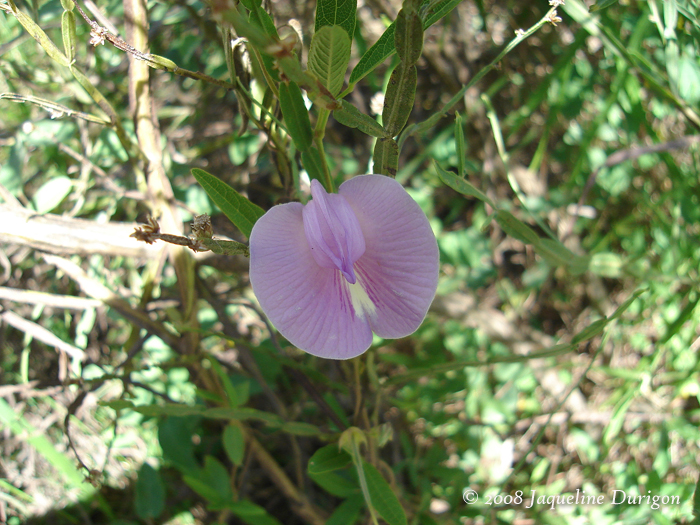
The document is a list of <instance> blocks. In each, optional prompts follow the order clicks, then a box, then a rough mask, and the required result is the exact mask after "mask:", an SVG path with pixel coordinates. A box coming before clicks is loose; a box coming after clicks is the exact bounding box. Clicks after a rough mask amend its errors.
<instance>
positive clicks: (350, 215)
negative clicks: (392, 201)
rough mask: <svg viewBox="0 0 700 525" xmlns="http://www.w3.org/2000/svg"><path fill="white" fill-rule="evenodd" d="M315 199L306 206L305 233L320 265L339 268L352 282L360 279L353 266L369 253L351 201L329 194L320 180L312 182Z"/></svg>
mask: <svg viewBox="0 0 700 525" xmlns="http://www.w3.org/2000/svg"><path fill="white" fill-rule="evenodd" d="M311 196H312V199H311V201H309V203H308V204H307V205H306V206H304V211H303V212H302V216H303V219H304V233H305V234H306V240H307V241H308V243H309V248H311V254H312V255H313V257H314V260H315V261H316V262H317V263H318V265H319V266H322V267H323V268H331V269H338V270H340V272H341V273H342V274H343V277H345V279H346V280H347V282H349V283H350V284H355V282H357V277H356V276H355V271H354V270H353V265H354V264H355V261H357V260H358V259H359V258H360V257H362V254H363V253H365V238H364V236H363V235H362V229H361V228H360V223H359V221H358V220H357V217H356V216H355V212H354V211H353V210H352V208H351V207H350V204H349V203H348V201H347V200H346V199H345V197H343V196H342V195H338V194H337V193H333V194H330V195H329V194H328V193H326V190H325V189H324V188H323V186H322V185H321V183H320V182H318V181H317V180H316V179H314V180H312V181H311Z"/></svg>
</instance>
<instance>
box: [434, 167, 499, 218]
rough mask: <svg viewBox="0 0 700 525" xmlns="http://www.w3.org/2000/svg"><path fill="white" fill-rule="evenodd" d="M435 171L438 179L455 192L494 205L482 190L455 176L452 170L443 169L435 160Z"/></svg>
mask: <svg viewBox="0 0 700 525" xmlns="http://www.w3.org/2000/svg"><path fill="white" fill-rule="evenodd" d="M435 171H437V174H438V177H440V180H441V181H442V182H443V183H444V184H447V185H448V186H449V187H450V188H452V189H453V190H455V191H456V192H459V193H461V194H462V195H466V196H468V197H476V198H477V199H479V200H480V201H483V202H485V203H486V204H488V205H490V206H491V207H492V208H495V207H496V205H495V204H494V203H493V201H492V200H491V199H489V198H488V196H487V195H486V194H485V193H484V192H483V191H481V190H480V189H478V188H477V187H476V186H474V185H473V184H472V183H470V182H468V181H467V180H465V179H462V178H460V177H457V176H456V175H455V174H454V173H452V172H449V171H447V170H444V169H443V168H442V167H441V166H440V165H439V164H438V163H437V162H435Z"/></svg>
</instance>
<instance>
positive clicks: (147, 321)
mask: <svg viewBox="0 0 700 525" xmlns="http://www.w3.org/2000/svg"><path fill="white" fill-rule="evenodd" d="M44 260H45V261H46V262H47V263H49V264H52V265H54V266H55V267H56V268H58V269H59V270H63V271H64V272H65V273H66V274H67V275H68V276H69V277H70V278H71V279H73V280H74V281H75V282H76V283H78V286H80V288H81V290H82V291H83V292H84V293H85V294H87V295H89V296H90V297H92V298H93V299H98V300H100V301H102V302H103V303H104V304H106V305H107V306H110V307H112V308H114V309H115V310H116V311H117V312H119V313H120V314H121V315H122V316H124V317H125V318H126V319H128V320H129V321H130V322H132V323H134V324H135V325H136V326H139V327H141V328H144V329H145V330H148V331H149V332H151V333H152V334H154V335H157V336H158V337H160V338H161V339H162V340H163V341H164V342H165V343H166V344H168V345H170V346H171V347H173V348H178V347H179V346H180V341H179V338H178V336H177V335H175V334H173V333H171V332H169V331H168V330H167V329H166V328H165V327H164V326H163V325H162V324H161V323H158V322H156V321H153V320H152V319H151V318H150V317H148V315H147V314H146V313H145V312H142V311H141V310H137V309H135V308H132V307H131V305H130V304H129V303H128V302H126V301H125V300H124V299H122V298H121V297H119V296H118V295H117V294H115V293H114V292H112V291H111V290H110V289H108V288H107V287H106V286H104V285H103V284H102V283H99V282H97V281H96V280H94V279H92V278H91V277H89V276H88V274H87V273H85V271H83V269H82V268H81V267H80V266H78V265H77V264H75V263H72V262H71V261H69V260H67V259H63V258H61V257H57V256H55V255H44Z"/></svg>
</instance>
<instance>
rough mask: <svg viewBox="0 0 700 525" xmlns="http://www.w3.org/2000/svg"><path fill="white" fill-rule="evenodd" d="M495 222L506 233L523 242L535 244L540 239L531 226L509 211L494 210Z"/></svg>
mask: <svg viewBox="0 0 700 525" xmlns="http://www.w3.org/2000/svg"><path fill="white" fill-rule="evenodd" d="M496 222H497V223H498V225H499V226H500V227H501V228H502V229H503V231H504V232H506V234H507V235H510V236H511V237H513V238H514V239H518V240H519V241H521V242H524V243H525V244H537V243H538V242H539V240H540V238H539V236H538V235H537V234H536V233H535V231H534V230H533V229H532V228H530V227H529V226H528V225H527V224H525V223H524V222H523V221H521V220H520V219H516V218H515V216H514V215H513V214H512V213H510V212H509V211H505V210H498V211H497V212H496Z"/></svg>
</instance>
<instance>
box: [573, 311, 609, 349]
mask: <svg viewBox="0 0 700 525" xmlns="http://www.w3.org/2000/svg"><path fill="white" fill-rule="evenodd" d="M609 322H610V319H608V318H606V317H604V318H603V319H598V320H597V321H593V322H592V323H591V324H590V325H588V326H587V327H586V328H584V329H583V330H581V331H580V332H579V333H577V334H576V335H575V336H574V337H573V338H572V339H571V344H572V345H575V344H578V343H581V342H583V341H588V340H589V339H593V338H594V337H595V336H596V335H598V334H599V333H601V332H602V331H603V330H604V329H605V327H606V326H607V324H608V323H609Z"/></svg>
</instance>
